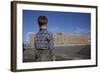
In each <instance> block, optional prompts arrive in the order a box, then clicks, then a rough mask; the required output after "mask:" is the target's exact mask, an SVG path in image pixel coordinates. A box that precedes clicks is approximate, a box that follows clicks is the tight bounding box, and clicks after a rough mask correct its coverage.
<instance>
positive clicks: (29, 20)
mask: <svg viewBox="0 0 100 73" xmlns="http://www.w3.org/2000/svg"><path fill="white" fill-rule="evenodd" d="M41 15H43V16H46V17H47V18H48V31H49V32H51V33H56V32H63V33H68V34H74V35H83V34H87V35H90V31H91V14H90V13H79V12H78V13H76V12H56V11H34V10H23V39H24V41H26V39H27V33H28V32H35V33H37V32H38V31H39V28H38V22H37V18H38V17H39V16H41Z"/></svg>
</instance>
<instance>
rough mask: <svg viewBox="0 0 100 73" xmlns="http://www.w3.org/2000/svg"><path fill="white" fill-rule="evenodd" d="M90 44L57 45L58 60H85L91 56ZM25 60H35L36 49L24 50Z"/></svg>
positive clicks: (56, 54) (56, 55)
mask: <svg viewBox="0 0 100 73" xmlns="http://www.w3.org/2000/svg"><path fill="white" fill-rule="evenodd" d="M90 51H91V48H90V45H80V46H64V47H55V50H54V52H55V57H56V61H64V60H66V61H67V60H83V59H90V58H91V53H90ZM23 62H35V55H34V49H26V50H24V52H23Z"/></svg>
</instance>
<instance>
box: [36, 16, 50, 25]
mask: <svg viewBox="0 0 100 73" xmlns="http://www.w3.org/2000/svg"><path fill="white" fill-rule="evenodd" d="M47 23H48V19H47V17H46V16H39V17H38V24H39V26H40V27H41V26H42V25H46V26H47Z"/></svg>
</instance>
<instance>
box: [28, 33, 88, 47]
mask: <svg viewBox="0 0 100 73" xmlns="http://www.w3.org/2000/svg"><path fill="white" fill-rule="evenodd" d="M34 37H35V33H33V32H31V33H28V38H29V47H30V48H34ZM53 38H54V46H55V47H59V46H70V45H71V46H73V45H88V44H90V40H89V38H88V37H87V36H80V35H70V34H64V33H53Z"/></svg>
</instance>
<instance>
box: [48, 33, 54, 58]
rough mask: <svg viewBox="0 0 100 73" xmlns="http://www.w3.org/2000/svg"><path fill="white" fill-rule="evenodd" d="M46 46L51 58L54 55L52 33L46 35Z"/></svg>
mask: <svg viewBox="0 0 100 73" xmlns="http://www.w3.org/2000/svg"><path fill="white" fill-rule="evenodd" d="M48 48H49V50H50V55H51V57H52V58H53V57H54V56H55V53H54V39H53V35H52V34H50V35H49V37H48ZM53 59H54V58H53Z"/></svg>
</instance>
